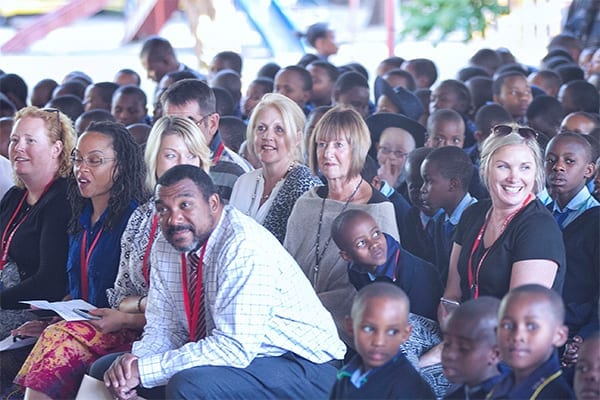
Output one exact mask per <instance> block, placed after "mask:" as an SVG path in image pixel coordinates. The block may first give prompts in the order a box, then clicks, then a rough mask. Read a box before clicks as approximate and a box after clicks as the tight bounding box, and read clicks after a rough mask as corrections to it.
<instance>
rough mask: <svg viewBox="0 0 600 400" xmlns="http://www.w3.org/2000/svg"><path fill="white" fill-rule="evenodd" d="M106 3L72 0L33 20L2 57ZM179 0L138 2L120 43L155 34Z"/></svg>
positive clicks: (104, 0)
mask: <svg viewBox="0 0 600 400" xmlns="http://www.w3.org/2000/svg"><path fill="white" fill-rule="evenodd" d="M107 3H108V0H71V1H69V2H68V3H67V4H65V5H64V6H62V7H60V8H58V9H57V10H55V11H53V12H50V13H48V14H44V15H42V16H40V17H39V18H36V19H35V20H34V21H33V22H32V23H31V24H29V25H27V26H26V27H25V28H23V29H21V30H19V31H18V32H17V33H16V34H15V35H14V36H13V37H12V38H11V39H9V40H8V41H7V42H6V43H4V45H2V47H0V52H2V53H18V52H21V51H23V50H25V49H27V48H28V47H29V46H30V45H31V44H32V43H34V42H36V41H37V40H40V39H42V38H43V37H45V36H46V35H47V34H48V33H50V32H52V31H53V30H55V29H58V28H61V27H63V26H67V25H69V24H71V23H73V22H75V21H77V20H78V19H83V18H87V17H89V16H92V15H94V14H96V13H98V12H100V11H102V9H103V8H104V7H105V6H106V4H107ZM177 6H178V0H141V1H139V2H138V6H137V7H136V8H135V10H134V11H133V13H132V14H131V15H129V18H128V21H127V23H126V26H125V35H124V38H123V42H124V43H127V42H130V41H132V40H135V39H139V38H142V37H146V36H149V35H155V34H158V32H159V31H160V29H161V28H162V27H163V25H164V24H165V22H167V20H168V19H169V18H170V17H171V15H172V14H173V12H174V11H175V10H177Z"/></svg>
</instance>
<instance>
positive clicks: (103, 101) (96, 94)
mask: <svg viewBox="0 0 600 400" xmlns="http://www.w3.org/2000/svg"><path fill="white" fill-rule="evenodd" d="M118 88H119V85H117V84H116V83H114V82H97V83H93V84H91V85H90V86H88V87H87V88H86V89H85V94H84V96H83V109H84V110H85V111H90V110H96V109H102V110H107V111H110V109H111V103H112V97H113V95H114V94H115V91H116V90H117V89H118Z"/></svg>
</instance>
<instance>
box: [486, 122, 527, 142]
mask: <svg viewBox="0 0 600 400" xmlns="http://www.w3.org/2000/svg"><path fill="white" fill-rule="evenodd" d="M513 132H515V133H517V134H519V135H520V136H521V137H522V138H524V139H536V140H537V138H538V134H537V132H536V131H535V129H533V128H529V127H527V126H518V125H505V124H500V125H496V126H494V127H493V128H492V133H493V134H494V135H496V136H507V135H510V134H511V133H513Z"/></svg>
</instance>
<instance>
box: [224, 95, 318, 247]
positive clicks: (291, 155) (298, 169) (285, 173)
mask: <svg viewBox="0 0 600 400" xmlns="http://www.w3.org/2000/svg"><path fill="white" fill-rule="evenodd" d="M304 123H305V117H304V113H303V112H302V110H301V109H300V107H299V106H298V105H297V104H296V103H295V102H294V101H292V100H290V99H289V98H288V97H285V96H283V95H280V94H277V93H268V94H266V95H265V96H264V97H263V98H262V100H261V101H260V102H259V103H258V104H257V105H256V107H255V108H254V111H253V112H252V115H251V116H250V121H249V122H248V144H249V146H251V149H252V151H253V152H254V154H255V155H256V156H257V157H258V159H259V160H260V164H261V166H262V167H261V168H259V169H256V170H254V171H251V172H248V173H246V174H244V175H242V176H240V177H239V178H238V180H237V181H236V182H235V185H234V186H233V191H232V192H231V199H230V203H231V205H233V206H235V207H236V208H238V209H239V210H240V211H242V212H243V213H245V214H246V215H249V216H251V217H252V218H254V219H255V220H256V221H258V222H259V223H260V224H262V225H263V226H264V227H265V228H267V229H268V230H269V231H270V232H271V233H272V234H273V235H274V236H275V237H276V238H277V239H279V241H280V242H283V239H284V238H285V230H286V226H287V221H288V218H289V216H290V213H291V212H292V208H293V207H294V204H295V203H296V200H298V198H299V197H300V196H302V194H304V192H306V191H307V190H309V189H310V188H312V187H314V186H319V185H321V184H322V183H321V181H320V180H319V178H317V177H316V176H314V175H313V174H312V173H311V171H310V169H309V168H308V167H307V166H306V165H304V164H303V163H302V160H303V159H304V152H303V148H304V145H303V144H304V136H303V133H302V130H303V129H304Z"/></svg>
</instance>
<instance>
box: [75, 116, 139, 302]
mask: <svg viewBox="0 0 600 400" xmlns="http://www.w3.org/2000/svg"><path fill="white" fill-rule="evenodd" d="M72 161H73V175H74V177H75V182H76V185H77V186H76V187H74V185H73V186H72V187H71V188H70V191H69V200H70V202H71V206H72V210H73V217H72V218H71V222H70V224H69V240H70V246H69V259H68V262H67V273H68V276H69V293H70V295H71V297H72V298H74V299H77V298H80V299H84V300H86V301H88V302H90V303H92V304H93V305H95V306H97V307H108V300H107V298H106V289H108V288H110V287H111V286H112V284H113V282H114V281H115V276H116V274H117V269H118V266H119V256H120V240H121V235H122V233H123V230H124V229H125V226H126V225H127V220H128V219H129V216H130V215H131V213H132V212H133V210H135V208H136V207H137V206H138V204H140V203H142V202H144V201H145V200H146V199H147V198H148V195H147V190H146V189H145V186H144V177H145V171H146V169H145V166H144V160H143V158H142V153H141V150H140V148H139V147H138V145H137V144H136V143H135V142H134V141H133V138H132V137H131V135H130V134H129V132H127V129H125V127H124V126H123V125H121V124H117V123H113V122H98V123H95V124H92V125H90V126H89V127H88V129H87V130H86V131H85V133H84V134H83V135H82V136H81V137H79V140H78V141H77V147H76V148H75V150H74V151H73V154H72Z"/></svg>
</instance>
